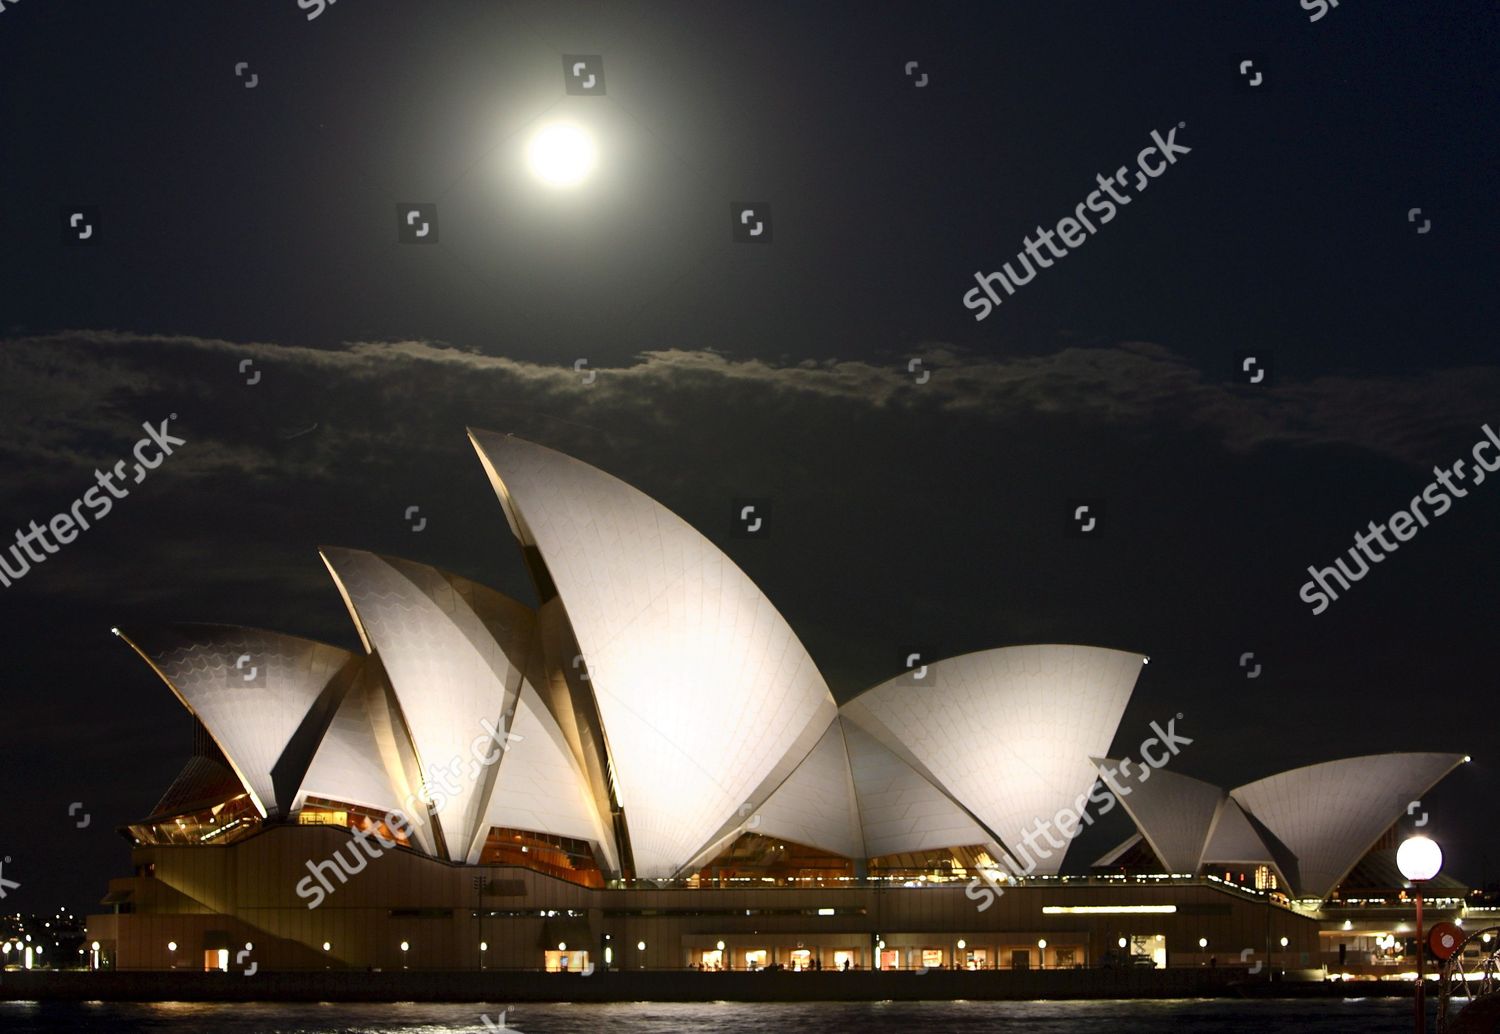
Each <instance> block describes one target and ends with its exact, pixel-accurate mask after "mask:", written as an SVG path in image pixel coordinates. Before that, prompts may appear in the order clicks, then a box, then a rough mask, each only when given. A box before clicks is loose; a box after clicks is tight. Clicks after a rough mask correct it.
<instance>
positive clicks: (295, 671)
mask: <svg viewBox="0 0 1500 1034" xmlns="http://www.w3.org/2000/svg"><path fill="white" fill-rule="evenodd" d="M119 635H120V638H121V639H124V640H125V642H126V643H127V644H129V646H130V647H131V649H133V650H135V651H136V653H138V654H140V655H141V657H142V658H144V659H145V661H146V662H147V663H148V664H150V665H151V667H152V668H153V669H154V670H155V671H156V673H157V674H158V675H160V676H161V678H162V680H163V681H164V682H166V684H167V686H168V687H169V688H170V689H171V690H172V692H173V693H174V694H176V696H177V698H178V699H179V700H180V701H182V704H183V706H184V707H186V708H187V709H188V710H189V711H191V712H192V713H193V714H194V715H196V716H197V717H198V720H199V721H201V722H202V723H203V726H204V728H205V729H207V730H208V733H209V735H210V736H211V737H213V740H214V742H215V743H216V744H217V745H218V747H219V749H220V750H221V751H222V752H223V754H224V757H225V758H226V759H227V760H228V761H229V765H230V767H231V768H232V769H233V770H234V773H235V775H237V776H238V777H239V779H240V782H241V783H242V784H244V787H245V790H246V791H247V792H248V793H249V794H250V800H251V802H252V803H253V804H254V805H255V808H256V810H257V811H258V812H259V813H260V814H261V817H263V818H265V817H268V816H275V815H280V814H283V813H285V812H287V811H289V810H290V808H291V806H292V803H293V801H294V799H295V798H296V793H297V786H298V784H299V783H300V781H301V776H302V774H303V772H302V771H290V772H288V771H285V770H283V771H278V772H276V773H275V774H274V775H273V770H274V769H276V767H277V765H278V763H279V762H280V761H281V759H282V755H283V753H286V752H287V749H288V747H289V746H290V745H291V743H292V740H293V737H294V736H296V735H297V733H298V731H299V729H302V727H303V723H304V722H305V721H308V720H309V719H311V721H312V724H314V725H321V724H324V723H326V720H327V718H328V717H331V712H332V711H333V709H334V707H336V705H337V699H336V697H337V696H338V695H340V694H341V693H342V690H343V686H342V685H336V684H335V679H343V680H347V679H351V678H352V677H353V674H354V671H355V665H357V663H358V658H356V656H355V655H354V654H351V653H349V652H348V651H347V650H340V649H339V648H338V647H335V646H329V645H327V644H326V643H318V642H313V641H312V640H310V639H300V638H297V637H296V636H289V635H282V634H280V633H278V632H267V631H263V630H261V629H255V628H239V627H235V626H231V625H170V626H165V627H161V628H157V629H148V630H144V631H141V632H138V633H137V632H124V631H122V632H120V633H119ZM325 694H327V695H326V696H325ZM320 698H322V699H324V700H325V701H326V704H325V706H326V707H327V709H328V711H329V712H330V714H329V715H328V716H325V717H324V720H323V722H320V721H319V719H318V716H317V715H314V714H312V711H313V707H314V705H315V704H317V703H318V702H319V700H320ZM321 733H322V729H321V728H316V729H314V728H309V729H308V730H307V731H306V732H305V733H304V734H303V736H302V737H300V739H302V740H306V741H308V742H307V744H306V746H307V753H306V755H305V756H304V757H303V758H302V760H301V762H300V765H293V767H298V768H305V766H306V764H307V761H308V760H309V759H310V757H311V751H312V749H313V748H314V747H315V746H316V739H317V738H318V737H320V736H321ZM309 738H310V739H309ZM294 753H295V752H294ZM288 761H289V763H290V762H292V761H293V758H291V757H289V758H288ZM278 786H279V787H280V788H281V791H282V792H281V793H280V794H278V792H277V788H278Z"/></svg>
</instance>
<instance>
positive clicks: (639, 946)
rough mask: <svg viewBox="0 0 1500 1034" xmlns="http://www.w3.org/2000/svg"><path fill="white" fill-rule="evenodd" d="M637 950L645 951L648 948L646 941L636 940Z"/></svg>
mask: <svg viewBox="0 0 1500 1034" xmlns="http://www.w3.org/2000/svg"><path fill="white" fill-rule="evenodd" d="M635 950H636V951H645V950H646V942H645V941H636V942H635Z"/></svg>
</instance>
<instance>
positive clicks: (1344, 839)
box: [88, 431, 1465, 972]
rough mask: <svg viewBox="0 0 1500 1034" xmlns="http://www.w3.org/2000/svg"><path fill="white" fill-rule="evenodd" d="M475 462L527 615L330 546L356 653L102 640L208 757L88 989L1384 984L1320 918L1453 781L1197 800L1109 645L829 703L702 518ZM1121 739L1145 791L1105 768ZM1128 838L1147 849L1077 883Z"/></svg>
mask: <svg viewBox="0 0 1500 1034" xmlns="http://www.w3.org/2000/svg"><path fill="white" fill-rule="evenodd" d="M470 438H471V441H472V443H473V446H474V448H475V450H476V451H477V453H478V456H479V460H480V463H481V464H482V466H483V468H484V470H485V472H486V473H487V474H488V476H489V479H490V482H491V484H492V486H493V488H494V490H495V493H496V495H497V496H498V497H499V502H500V508H501V510H502V511H503V513H504V515H505V520H506V521H507V522H508V524H509V526H510V531H511V533H512V534H513V535H514V536H515V539H516V541H517V543H518V544H519V546H520V552H521V557H522V560H523V562H524V564H525V566H526V568H527V569H528V571H529V574H530V576H531V580H532V581H533V583H534V585H535V590H536V601H537V602H536V605H535V606H527V605H525V604H523V603H520V602H517V601H515V600H511V599H508V598H506V597H505V596H502V595H500V594H499V593H497V592H495V591H493V590H491V589H488V588H486V587H485V586H483V585H480V584H477V583H475V582H473V581H470V580H468V579H466V578H462V577H459V576H457V575H454V574H450V573H447V572H444V571H440V570H437V569H435V568H433V567H429V566H426V565H424V564H421V563H417V562H414V561H410V560H404V559H398V558H394V557H386V556H378V555H375V554H373V553H369V552H363V551H360V550H355V549H332V548H329V549H324V550H323V551H322V558H323V561H324V563H325V564H326V565H327V568H328V573H329V575H330V577H331V578H332V580H333V583H334V586H336V588H337V590H338V592H339V594H340V595H341V596H342V597H343V600H344V603H345V605H346V606H347V608H348V611H349V616H350V618H351V620H352V622H353V625H354V628H355V630H356V631H357V632H358V637H359V640H360V643H361V644H362V647H363V649H362V650H361V651H359V652H349V651H346V650H343V649H340V648H337V647H334V646H330V645H326V644H323V643H319V642H313V641H310V640H307V639H302V638H297V637H295V636H292V635H287V634H282V633H279V632H268V631H261V630H257V629H250V628H238V627H230V626H223V625H189V624H184V625H174V626H169V627H153V628H136V627H128V626H127V627H122V628H120V629H118V630H117V634H118V635H119V636H120V637H121V639H123V640H124V641H125V642H126V643H128V644H129V646H130V647H132V648H133V649H134V650H135V651H136V653H138V654H139V655H140V657H141V658H142V659H144V660H145V661H146V663H147V664H149V665H150V666H151V667H152V668H153V669H154V670H155V671H156V673H157V674H158V675H159V676H160V677H161V679H162V681H164V682H165V683H166V684H167V686H168V687H169V688H170V689H171V691H172V692H173V693H174V694H175V695H176V696H177V698H178V700H179V701H181V703H182V705H183V706H184V707H185V708H187V710H188V711H189V712H190V713H191V714H192V716H193V719H194V728H195V739H196V742H195V744H194V749H193V753H192V756H191V758H190V760H188V762H187V764H186V766H185V767H184V768H183V769H182V771H181V773H180V775H179V776H178V777H177V779H176V780H175V781H174V782H173V783H172V785H171V786H170V787H169V788H168V789H167V791H166V792H165V794H164V795H163V796H162V798H161V800H160V801H159V802H158V803H157V805H156V806H155V808H154V809H152V810H151V812H150V814H149V815H147V816H145V817H144V818H142V819H140V820H139V821H137V822H135V823H133V824H131V825H129V826H128V827H126V829H125V830H124V831H123V832H125V833H126V834H127V835H128V837H129V839H130V841H131V844H132V853H133V866H134V873H133V875H131V876H128V877H123V878H120V879H116V880H113V881H112V882H111V884H110V888H109V893H108V895H107V897H106V898H105V899H104V902H103V906H104V910H103V912H102V913H101V914H98V915H94V916H91V917H90V918H89V924H88V925H89V930H90V937H91V938H92V939H93V940H94V942H95V947H94V957H95V965H96V966H99V967H107V968H117V969H122V970H124V969H168V968H178V969H199V970H202V969H207V970H215V969H227V968H229V967H230V966H231V957H233V960H234V961H233V965H234V966H235V967H240V966H243V965H244V964H245V962H246V959H247V957H248V958H250V959H253V961H254V963H255V964H256V965H257V966H258V967H259V968H260V969H261V970H322V969H344V968H347V969H355V970H367V969H382V970H391V969H402V968H408V969H427V970H476V969H485V968H493V969H537V970H542V969H546V970H553V971H558V970H563V971H575V972H576V971H584V972H587V971H590V970H591V969H592V968H593V967H596V966H599V967H607V968H610V969H625V970H632V969H668V968H670V969H685V968H691V969H699V968H702V969H708V970H720V969H723V970H745V969H760V968H782V967H784V968H785V969H788V970H794V969H831V970H843V969H855V968H858V969H864V970H870V969H880V970H922V969H924V968H933V967H944V968H959V969H1032V968H1040V969H1053V968H1070V967H1098V966H1116V965H1118V966H1143V967H1147V966H1168V965H1170V966H1178V965H1207V964H1209V962H1210V961H1214V962H1219V963H1222V962H1223V961H1226V960H1233V961H1235V962H1238V961H1239V959H1240V958H1242V957H1243V955H1242V953H1243V952H1244V951H1245V950H1246V949H1253V950H1255V951H1257V952H1269V954H1270V957H1271V959H1272V961H1273V964H1279V965H1283V966H1287V967H1297V966H1301V967H1316V966H1318V965H1322V964H1324V963H1326V962H1328V961H1329V960H1330V958H1332V957H1333V956H1334V955H1335V954H1337V955H1338V956H1339V957H1340V959H1341V960H1345V959H1348V960H1349V961H1353V960H1352V958H1349V957H1350V955H1351V953H1352V954H1354V955H1358V956H1360V957H1363V956H1364V955H1365V954H1369V953H1370V952H1371V951H1373V950H1377V949H1375V948H1374V946H1375V944H1376V943H1377V938H1378V937H1379V936H1380V935H1381V930H1382V927H1381V926H1380V921H1379V920H1371V921H1369V922H1366V921H1364V920H1360V921H1359V922H1358V923H1357V924H1356V923H1355V922H1353V921H1350V920H1348V919H1344V920H1342V921H1340V922H1334V921H1331V920H1330V918H1329V917H1330V915H1333V914H1334V913H1333V912H1332V911H1330V910H1332V909H1335V908H1336V906H1337V905H1338V903H1339V902H1340V901H1344V900H1348V899H1350V897H1351V893H1352V892H1353V891H1354V890H1355V889H1356V888H1365V889H1362V890H1359V891H1358V892H1359V893H1360V894H1369V893H1373V891H1370V890H1369V888H1381V887H1384V888H1385V889H1384V890H1382V891H1381V893H1387V892H1389V893H1391V894H1394V895H1400V894H1401V893H1402V891H1401V889H1400V888H1399V886H1392V885H1390V884H1391V883H1392V881H1391V880H1389V879H1385V874H1387V873H1388V872H1389V866H1387V867H1386V868H1382V859H1383V858H1384V857H1385V855H1388V854H1389V848H1390V846H1391V839H1390V838H1391V835H1392V830H1393V828H1394V826H1395V824H1396V823H1397V821H1398V820H1400V819H1403V818H1404V817H1405V814H1406V811H1407V802H1410V801H1416V800H1420V798H1421V796H1422V794H1423V793H1424V792H1426V791H1427V790H1428V789H1429V788H1430V787H1432V786H1433V785H1434V784H1436V783H1437V782H1438V781H1439V780H1441V779H1442V778H1443V777H1444V776H1445V775H1447V773H1448V772H1449V771H1451V770H1452V769H1453V768H1454V767H1455V766H1456V765H1458V764H1460V763H1461V762H1462V761H1463V760H1465V759H1464V758H1463V757H1462V756H1461V755H1449V754H1427V753H1421V754H1383V755H1374V756H1367V757H1355V758H1348V759H1344V760H1337V761H1330V762H1327V763H1324V764H1318V765H1313V766H1310V767H1307V768H1301V769H1297V770H1294V771H1290V772H1284V773H1281V774H1279V775H1273V776H1270V777H1268V778H1264V779H1260V780H1258V781H1255V782H1251V783H1248V784H1246V785H1243V786H1239V787H1235V788H1232V789H1228V788H1221V787H1217V786H1212V785H1209V784H1207V783H1203V782H1200V781H1198V780H1195V779H1192V778H1189V777H1187V776H1186V775H1183V774H1181V773H1180V772H1179V771H1175V770H1174V768H1175V767H1176V762H1175V760H1173V759H1172V757H1171V754H1172V753H1175V751H1176V749H1177V747H1176V746H1175V745H1173V744H1170V743H1168V742H1167V740H1169V739H1170V738H1171V735H1172V726H1171V724H1170V722H1169V723H1168V725H1167V728H1166V730H1165V732H1164V731H1163V729H1162V727H1161V726H1160V725H1157V724H1156V723H1152V725H1153V728H1151V729H1148V728H1146V727H1143V728H1142V729H1141V730H1131V729H1126V730H1121V729H1120V722H1121V717H1122V715H1123V714H1124V711H1125V708H1126V705H1127V703H1128V702H1129V700H1130V696H1131V693H1132V690H1133V689H1134V687H1135V684H1136V680H1137V678H1138V677H1139V676H1140V675H1141V672H1142V666H1143V664H1144V663H1145V660H1146V658H1144V657H1143V656H1141V655H1139V654H1135V653H1129V652H1124V651H1120V650H1114V649H1102V648H1097V647H1089V646H1059V645H1040V646H1011V647H1004V648H1000V649H992V650H984V651H980V652H977V653H971V654H967V655H964V656H960V657H954V658H951V659H947V660H931V659H927V658H921V659H917V660H920V661H925V662H926V663H914V664H913V665H912V667H911V669H910V670H908V671H905V672H902V673H900V674H899V675H898V676H896V677H894V678H892V679H891V680H889V681H887V682H884V683H882V684H880V685H877V686H874V687H873V688H870V689H868V690H866V691H864V692H863V693H861V694H859V695H858V696H855V697H854V698H853V699H851V700H849V701H847V702H846V703H844V704H842V705H840V704H839V703H838V702H837V701H836V700H835V698H834V696H833V694H832V693H831V692H830V690H829V687H828V686H827V685H826V684H825V682H824V679H823V676H822V675H821V674H820V673H819V670H818V667H817V665H816V664H815V663H814V662H813V659H812V658H811V657H810V656H809V655H808V652H807V650H806V649H805V648H804V647H803V645H802V643H801V642H800V641H799V639H798V637H797V635H796V634H795V632H794V631H793V630H792V628H791V627H790V626H789V625H788V624H787V622H786V621H785V620H784V619H783V618H782V616H781V614H780V613H778V611H777V610H776V608H775V607H774V606H772V604H771V602H770V601H769V600H768V599H767V598H766V596H765V595H764V594H763V593H762V591H761V590H760V589H759V588H758V587H757V586H756V585H755V584H754V583H752V582H751V580H750V579H749V578H748V577H747V576H746V575H745V574H744V573H743V572H742V571H741V570H740V569H739V568H738V567H737V566H736V565H735V564H734V563H733V561H731V560H730V558H729V557H728V556H726V555H725V554H724V553H723V552H722V551H721V550H720V549H718V548H717V547H715V546H714V545H713V544H711V543H710V542H709V541H708V539H706V538H705V537H704V536H703V535H701V534H699V533H698V532H697V531H695V530H694V529H693V528H692V527H690V526H689V525H688V524H686V523H685V522H684V521H683V520H681V519H680V518H678V517H677V516H676V515H674V514H673V513H671V512H670V511H668V510H667V509H666V508H664V507H663V506H661V505H660V504H658V503H656V502H655V501H653V500H652V499H650V498H648V497H647V496H645V495H644V494H642V493H641V492H639V491H637V490H636V489H634V488H632V487H630V486H629V485H627V484H625V483H623V482H622V481H620V480H618V479H616V478H614V477H612V476H610V475H608V474H606V473H604V472H602V471H600V470H597V469H595V468H593V467H591V466H589V465H587V464H585V463H582V462H580V461H578V460H575V459H572V458H570V457H568V456H565V455H562V454H560V453H557V452H554V451H552V450H549V449H546V448H543V447H541V446H538V445H534V444H531V443H529V442H526V441H523V440H521V439H518V438H515V437H510V436H505V435H497V434H490V433H485V432H478V431H475V432H471V434H470ZM496 524H497V527H498V521H497V522H496ZM1161 717H1162V719H1163V720H1166V719H1167V718H1168V716H1165V715H1163V716H1161ZM1152 731H1154V732H1155V733H1157V734H1159V735H1157V736H1155V737H1154V738H1148V737H1150V733H1151V732H1152ZM1117 734H1119V735H1120V737H1121V738H1122V739H1123V740H1124V741H1125V742H1126V743H1127V745H1128V746H1129V747H1131V748H1134V746H1135V744H1136V743H1137V742H1139V741H1141V740H1145V742H1141V744H1140V750H1139V755H1140V756H1139V757H1131V758H1123V757H1116V758H1112V757H1111V756H1110V755H1111V751H1112V750H1113V749H1115V742H1116V738H1117ZM1183 742H1190V741H1186V740H1184V741H1183ZM1169 746H1170V747H1171V751H1168V749H1167V748H1168V747H1169ZM1186 749H1187V750H1193V749H1201V748H1192V747H1188V748H1186ZM1153 751H1155V754H1156V757H1155V759H1154V760H1153ZM1123 752H1124V751H1122V753H1123ZM1129 753H1131V754H1132V755H1134V754H1136V753H1137V752H1136V751H1135V750H1134V749H1131V750H1130V751H1129ZM1116 803H1118V804H1120V805H1121V806H1122V807H1123V809H1124V810H1125V811H1126V812H1127V813H1128V815H1129V817H1130V818H1131V819H1132V820H1133V821H1134V823H1135V826H1136V829H1137V830H1138V832H1137V833H1136V834H1135V835H1133V836H1132V837H1131V838H1130V839H1129V840H1127V841H1126V842H1125V843H1123V844H1121V845H1120V846H1119V847H1118V848H1117V849H1116V850H1114V851H1112V852H1110V853H1109V854H1108V855H1106V856H1105V857H1103V858H1101V859H1099V860H1098V861H1097V862H1096V863H1095V864H1094V868H1093V870H1092V875H1084V876H1075V875H1067V876H1064V875H1061V874H1060V872H1061V866H1062V862H1063V858H1064V855H1065V853H1066V847H1067V846H1068V843H1069V842H1070V840H1071V838H1072V835H1073V834H1074V833H1076V832H1077V831H1078V829H1080V828H1082V827H1085V826H1087V825H1089V824H1091V823H1092V822H1093V821H1094V820H1095V817H1096V816H1097V815H1098V814H1101V813H1102V812H1104V811H1107V810H1108V809H1110V808H1112V807H1113V806H1114V805H1115V804H1116ZM1075 861H1076V860H1075ZM1397 879H1399V878H1397ZM1383 880H1384V882H1382V881H1383ZM1455 894H1458V892H1457V891H1455ZM1341 915H1342V914H1341Z"/></svg>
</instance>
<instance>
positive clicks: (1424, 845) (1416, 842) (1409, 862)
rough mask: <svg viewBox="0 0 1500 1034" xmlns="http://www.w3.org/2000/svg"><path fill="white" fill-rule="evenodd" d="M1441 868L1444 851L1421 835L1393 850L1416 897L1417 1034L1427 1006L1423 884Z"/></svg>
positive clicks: (1423, 1024)
mask: <svg viewBox="0 0 1500 1034" xmlns="http://www.w3.org/2000/svg"><path fill="white" fill-rule="evenodd" d="M1442 867H1443V849H1442V848H1440V847H1438V846H1437V843H1436V842H1435V841H1432V840H1429V839H1427V838H1426V837H1424V836H1415V837H1408V838H1407V839H1406V840H1404V841H1402V843H1401V846H1400V847H1399V848H1397V849H1396V868H1398V869H1400V870H1401V875H1402V876H1405V877H1406V878H1407V879H1408V880H1410V881H1411V885H1412V889H1413V890H1414V891H1416V896H1417V994H1416V999H1417V1001H1416V1014H1417V1034H1423V1032H1424V1031H1425V1030H1426V1029H1427V1006H1426V1002H1425V997H1426V988H1425V985H1426V983H1427V974H1426V972H1425V968H1426V967H1425V966H1424V965H1423V963H1424V961H1425V959H1426V952H1425V951H1424V950H1423V949H1424V948H1425V947H1426V945H1425V944H1423V943H1422V884H1424V883H1426V882H1427V881H1428V880H1430V879H1432V878H1433V877H1434V876H1436V875H1437V874H1438V870H1440V869H1441V868H1442Z"/></svg>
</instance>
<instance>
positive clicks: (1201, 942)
mask: <svg viewBox="0 0 1500 1034" xmlns="http://www.w3.org/2000/svg"><path fill="white" fill-rule="evenodd" d="M1198 947H1200V948H1207V947H1208V938H1207V937H1200V938H1198Z"/></svg>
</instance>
